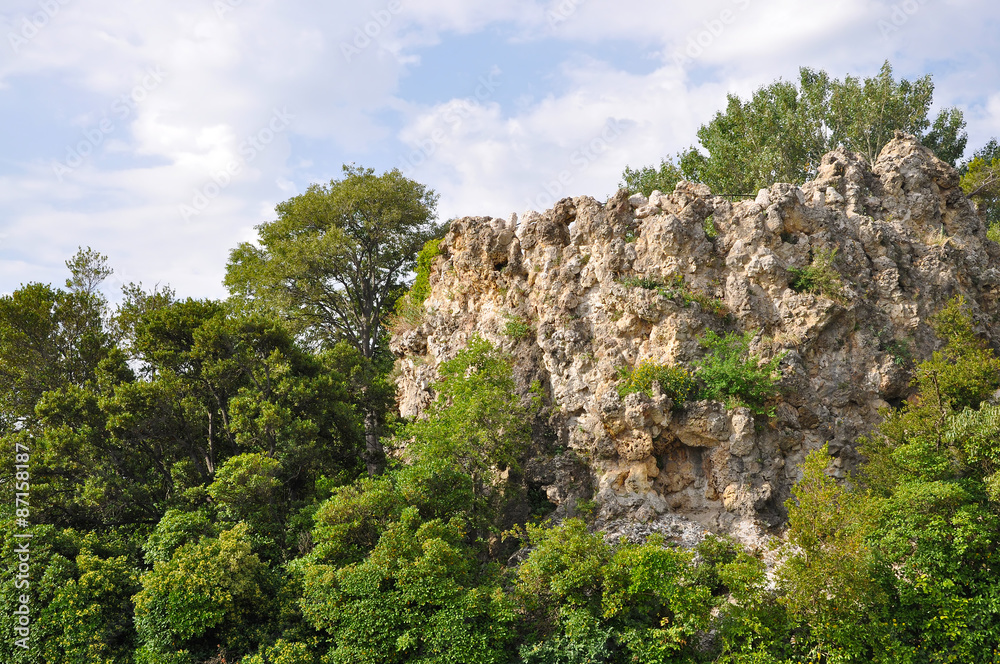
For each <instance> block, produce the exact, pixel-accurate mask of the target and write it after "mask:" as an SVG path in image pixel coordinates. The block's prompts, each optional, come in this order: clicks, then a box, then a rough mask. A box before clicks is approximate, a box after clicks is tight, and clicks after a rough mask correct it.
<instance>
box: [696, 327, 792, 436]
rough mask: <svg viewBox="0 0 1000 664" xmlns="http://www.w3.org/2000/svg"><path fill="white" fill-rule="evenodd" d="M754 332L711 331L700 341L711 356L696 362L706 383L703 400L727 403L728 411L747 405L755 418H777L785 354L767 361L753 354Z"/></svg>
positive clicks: (699, 376)
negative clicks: (776, 400)
mask: <svg viewBox="0 0 1000 664" xmlns="http://www.w3.org/2000/svg"><path fill="white" fill-rule="evenodd" d="M753 337H754V334H753V332H746V333H744V334H742V335H741V334H735V333H732V332H731V333H729V334H727V335H726V336H724V337H720V336H719V335H718V334H716V333H715V332H713V331H712V330H709V331H708V332H706V333H705V336H704V337H702V338H701V344H702V345H703V346H705V347H706V348H707V349H708V353H707V354H706V355H705V357H703V358H702V359H700V360H699V361H698V362H697V363H696V366H697V369H698V378H700V379H701V380H702V382H703V383H704V384H705V388H704V389H703V390H702V392H701V397H702V398H705V399H714V400H717V401H725V402H726V407H727V408H736V407H739V406H746V407H747V408H749V409H750V411H751V412H752V413H753V414H755V415H767V416H768V417H774V409H775V404H774V398H775V397H776V396H778V392H779V390H778V381H779V380H781V371H780V370H779V369H778V364H779V363H780V362H781V359H782V358H783V357H784V356H785V353H781V354H780V355H776V356H775V357H773V358H771V359H770V360H768V361H766V362H765V361H764V360H763V359H762V358H761V357H760V356H758V355H756V354H754V353H751V352H750V342H751V341H752V340H753Z"/></svg>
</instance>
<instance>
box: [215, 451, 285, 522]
mask: <svg viewBox="0 0 1000 664" xmlns="http://www.w3.org/2000/svg"><path fill="white" fill-rule="evenodd" d="M281 470H282V468H281V463H280V462H278V461H277V460H276V459H272V458H270V457H267V456H264V455H263V454H261V453H259V452H250V453H245V454H238V455H236V456H233V457H230V458H228V459H226V462H225V463H224V464H222V466H221V467H220V468H219V469H218V470H217V471H216V473H215V480H214V481H213V482H212V483H211V484H210V485H209V486H208V495H209V496H211V498H212V502H213V504H214V505H215V506H216V510H217V511H218V514H219V516H220V517H221V518H222V519H223V520H225V521H231V522H234V523H236V522H239V521H246V522H247V523H249V524H251V525H254V526H256V527H258V528H260V529H265V531H266V528H267V526H268V524H270V523H274V522H277V521H278V515H277V514H276V510H277V506H278V502H279V499H280V498H279V496H280V494H279V492H280V489H281V480H280V479H279V477H280V475H281Z"/></svg>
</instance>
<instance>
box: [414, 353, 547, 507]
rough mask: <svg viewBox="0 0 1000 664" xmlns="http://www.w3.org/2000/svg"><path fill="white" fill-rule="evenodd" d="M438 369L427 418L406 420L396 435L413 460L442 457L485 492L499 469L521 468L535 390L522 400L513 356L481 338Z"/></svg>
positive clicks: (419, 460)
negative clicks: (515, 378) (515, 376)
mask: <svg viewBox="0 0 1000 664" xmlns="http://www.w3.org/2000/svg"><path fill="white" fill-rule="evenodd" d="M438 371H439V374H440V376H441V381H440V382H439V383H436V384H435V385H434V389H435V391H436V392H437V398H436V399H435V401H434V403H432V404H431V406H430V408H428V411H427V412H428V417H427V418H426V419H418V420H415V421H413V422H411V423H409V424H407V425H406V426H405V427H404V428H403V429H402V431H401V432H400V435H399V437H400V438H401V439H403V440H407V441H409V443H408V444H407V454H408V455H409V456H410V457H411V458H412V459H413V460H414V461H415V462H418V463H419V462H421V461H430V460H432V459H440V460H444V461H446V462H448V463H450V464H452V465H453V467H455V468H456V469H458V470H460V471H461V472H463V473H465V474H467V475H469V476H470V477H472V478H473V479H474V480H475V482H476V485H477V486H478V487H480V489H479V490H480V491H485V487H486V486H488V485H490V484H492V483H493V481H494V480H495V478H496V477H497V475H498V473H500V472H502V471H505V470H507V469H508V468H510V469H517V468H518V467H519V462H520V458H521V455H522V454H523V453H524V451H525V450H526V449H527V446H528V444H529V443H530V441H531V420H532V416H533V413H534V412H535V410H537V408H538V406H539V401H538V396H537V393H535V396H534V397H533V398H532V399H531V400H530V401H527V402H526V401H525V400H522V398H521V397H520V396H519V395H518V393H517V389H516V386H515V383H514V377H513V369H512V364H511V359H510V358H509V357H507V356H506V355H504V354H503V353H501V352H500V351H499V350H497V349H496V348H494V347H493V346H492V345H490V344H489V343H488V342H487V341H484V340H483V339H482V338H479V337H474V338H472V339H471V340H470V341H469V344H468V347H467V348H466V349H465V350H463V351H461V352H459V354H458V355H457V356H456V357H455V358H454V359H452V360H449V361H447V362H444V363H442V364H441V366H440V367H439V370H438Z"/></svg>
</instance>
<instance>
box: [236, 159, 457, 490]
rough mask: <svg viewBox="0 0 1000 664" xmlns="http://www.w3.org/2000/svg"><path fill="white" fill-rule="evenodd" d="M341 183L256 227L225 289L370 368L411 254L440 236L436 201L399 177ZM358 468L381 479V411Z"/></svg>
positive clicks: (317, 189) (356, 176)
mask: <svg viewBox="0 0 1000 664" xmlns="http://www.w3.org/2000/svg"><path fill="white" fill-rule="evenodd" d="M343 170H344V177H343V178H342V179H340V180H331V181H330V184H329V185H320V184H313V185H310V186H309V188H308V189H307V190H306V193H304V194H301V195H299V196H295V197H293V198H291V199H289V200H287V201H285V202H284V203H281V204H279V205H278V206H277V208H276V211H277V213H278V218H277V219H276V220H275V221H272V222H266V223H263V224H261V225H259V226H258V227H257V231H258V243H259V244H258V245H256V246H255V245H253V244H251V243H249V242H244V243H241V244H240V245H238V246H237V247H236V249H234V250H233V251H232V253H231V255H230V259H229V265H228V266H227V272H226V280H225V283H226V286H227V287H228V288H229V289H230V291H231V293H232V294H233V296H234V298H235V299H236V300H238V301H241V302H242V303H243V304H245V305H247V306H257V307H264V308H269V309H273V310H274V311H276V312H278V313H279V314H281V315H282V316H283V317H284V318H286V319H287V320H288V321H290V322H291V323H292V324H293V326H294V329H295V330H296V331H297V332H299V333H301V334H303V335H304V336H306V337H307V338H308V339H310V340H311V341H312V342H313V343H314V344H316V345H319V346H321V347H328V346H332V345H333V344H335V343H336V342H337V341H340V340H346V341H348V342H349V343H351V344H352V345H353V346H354V347H355V348H357V349H358V351H359V352H360V353H361V354H362V356H364V358H366V359H367V360H369V361H373V360H375V359H376V358H377V357H378V356H379V353H380V351H382V350H383V349H384V344H385V327H384V325H385V322H386V318H387V314H389V313H390V312H391V310H392V308H393V306H394V305H395V303H396V300H397V299H399V297H400V295H401V294H402V293H403V289H404V285H403V281H404V279H405V278H406V276H407V275H408V274H409V272H410V271H411V270H412V269H413V267H414V265H415V259H416V255H417V252H418V251H420V249H421V247H423V246H424V244H425V243H426V242H427V241H428V240H430V239H432V238H434V237H437V236H438V235H440V231H441V228H442V227H441V226H439V225H437V224H435V223H434V221H433V220H434V212H435V208H436V206H437V200H438V196H437V195H436V194H435V193H434V192H433V191H432V190H430V189H428V188H427V187H425V186H424V185H422V184H419V183H417V182H414V181H413V180H410V179H408V178H406V177H404V176H403V174H402V173H400V171H399V170H398V169H393V170H392V171H389V172H387V173H383V174H382V175H376V174H375V171H374V170H373V169H370V168H368V169H366V168H360V167H355V166H346V165H345V166H344V169H343ZM366 411H367V412H366V416H365V435H366V452H365V461H366V464H367V467H368V471H369V473H370V474H375V473H378V472H380V471H381V467H382V456H383V454H382V447H381V444H380V443H379V441H378V435H377V423H378V422H377V419H378V412H377V409H376V406H375V404H374V403H370V404H369V405H368V407H367V408H366Z"/></svg>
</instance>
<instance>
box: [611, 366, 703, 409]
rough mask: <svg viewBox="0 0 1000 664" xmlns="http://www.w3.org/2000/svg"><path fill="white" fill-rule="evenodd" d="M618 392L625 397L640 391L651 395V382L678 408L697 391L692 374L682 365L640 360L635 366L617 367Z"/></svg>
mask: <svg viewBox="0 0 1000 664" xmlns="http://www.w3.org/2000/svg"><path fill="white" fill-rule="evenodd" d="M618 377H619V379H620V382H619V383H618V394H619V395H620V396H622V397H625V396H627V395H629V394H634V393H636V392H640V393H642V394H645V395H646V396H653V383H657V384H659V386H660V392H661V393H662V394H664V395H665V396H668V397H670V398H671V399H673V401H674V406H675V407H677V408H680V407H682V406H683V405H684V402H685V401H689V400H690V399H693V398H694V397H695V396H696V395H697V392H698V383H697V382H696V381H695V379H694V374H692V373H691V371H690V370H688V369H685V368H684V367H676V366H672V365H666V364H656V363H655V362H649V361H646V362H641V363H640V364H638V365H637V366H636V367H619V368H618Z"/></svg>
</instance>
